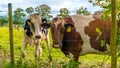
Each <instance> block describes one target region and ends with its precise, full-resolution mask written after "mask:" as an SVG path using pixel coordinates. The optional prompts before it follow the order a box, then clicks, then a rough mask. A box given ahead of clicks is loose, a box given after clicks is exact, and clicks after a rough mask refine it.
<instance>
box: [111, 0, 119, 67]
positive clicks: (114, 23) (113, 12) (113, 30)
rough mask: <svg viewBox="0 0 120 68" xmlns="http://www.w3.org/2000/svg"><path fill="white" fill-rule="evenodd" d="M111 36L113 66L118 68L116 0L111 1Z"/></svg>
mask: <svg viewBox="0 0 120 68" xmlns="http://www.w3.org/2000/svg"><path fill="white" fill-rule="evenodd" d="M111 6H112V7H111V16H112V26H111V37H110V49H111V68H117V53H116V51H117V50H116V47H117V46H116V38H117V21H116V0H112V3H111Z"/></svg>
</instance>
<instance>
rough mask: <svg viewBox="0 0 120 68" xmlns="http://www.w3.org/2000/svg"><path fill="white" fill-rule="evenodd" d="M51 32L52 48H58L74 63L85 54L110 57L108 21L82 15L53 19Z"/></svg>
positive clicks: (109, 25)
mask: <svg viewBox="0 0 120 68" xmlns="http://www.w3.org/2000/svg"><path fill="white" fill-rule="evenodd" d="M51 32H52V38H53V47H56V48H58V47H60V48H61V51H62V52H63V53H64V54H65V55H66V56H72V57H73V58H74V60H75V61H78V58H79V56H81V55H85V54H106V55H110V33H111V21H110V20H102V19H94V18H93V16H84V15H72V16H68V17H64V18H54V19H53V20H52V21H51ZM118 49H120V46H119V48H118Z"/></svg>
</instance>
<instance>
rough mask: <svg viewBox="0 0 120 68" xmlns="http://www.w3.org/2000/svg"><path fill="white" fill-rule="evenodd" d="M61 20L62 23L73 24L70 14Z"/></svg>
mask: <svg viewBox="0 0 120 68" xmlns="http://www.w3.org/2000/svg"><path fill="white" fill-rule="evenodd" d="M63 20H64V24H73V25H74V22H73V20H72V18H71V17H70V16H68V17H65V18H63Z"/></svg>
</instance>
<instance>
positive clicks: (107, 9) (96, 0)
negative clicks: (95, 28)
mask: <svg viewBox="0 0 120 68" xmlns="http://www.w3.org/2000/svg"><path fill="white" fill-rule="evenodd" d="M89 2H90V3H92V4H93V6H100V7H101V8H103V13H104V14H103V16H102V17H103V18H109V17H110V15H111V0H89ZM116 9H117V11H116V13H117V14H116V15H117V16H118V19H120V0H118V1H117V2H116Z"/></svg>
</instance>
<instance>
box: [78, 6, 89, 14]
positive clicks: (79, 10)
mask: <svg viewBox="0 0 120 68" xmlns="http://www.w3.org/2000/svg"><path fill="white" fill-rule="evenodd" d="M76 14H82V15H90V12H89V11H88V10H87V8H84V7H80V8H79V9H78V10H77V12H76Z"/></svg>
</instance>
